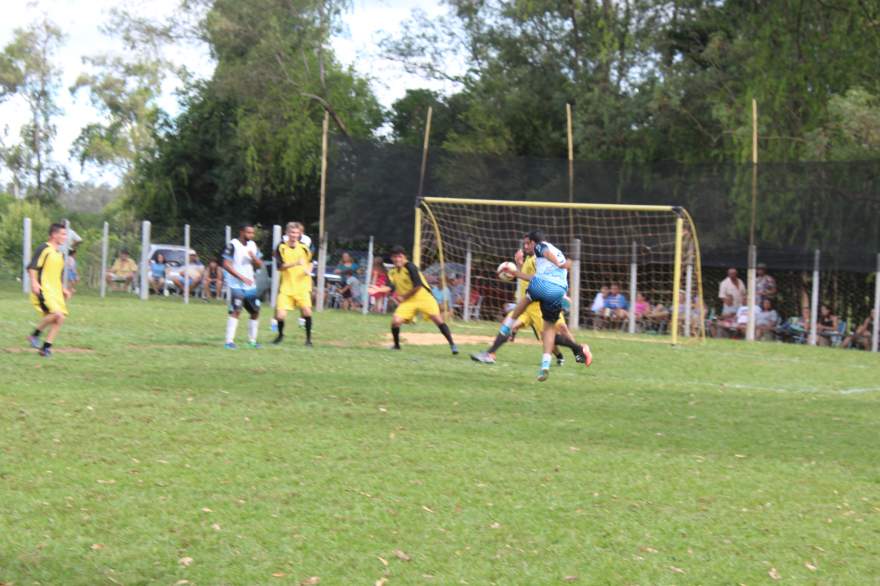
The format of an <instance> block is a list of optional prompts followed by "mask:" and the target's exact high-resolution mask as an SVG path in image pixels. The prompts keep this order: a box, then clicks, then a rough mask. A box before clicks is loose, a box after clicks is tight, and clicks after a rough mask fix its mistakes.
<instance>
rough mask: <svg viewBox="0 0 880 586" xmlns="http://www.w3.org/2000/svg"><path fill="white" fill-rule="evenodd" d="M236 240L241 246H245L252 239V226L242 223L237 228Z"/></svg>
mask: <svg viewBox="0 0 880 586" xmlns="http://www.w3.org/2000/svg"><path fill="white" fill-rule="evenodd" d="M238 239H239V241H240V242H241V243H242V244H247V243H248V242H250V241H251V240H253V239H254V225H253V224H248V223H247V222H244V223H242V224H239V226H238Z"/></svg>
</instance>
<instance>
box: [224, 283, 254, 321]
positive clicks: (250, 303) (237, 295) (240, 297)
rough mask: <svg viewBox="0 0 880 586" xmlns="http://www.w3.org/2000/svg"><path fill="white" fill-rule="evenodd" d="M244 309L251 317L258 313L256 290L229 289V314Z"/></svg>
mask: <svg viewBox="0 0 880 586" xmlns="http://www.w3.org/2000/svg"><path fill="white" fill-rule="evenodd" d="M242 309H244V310H245V311H247V312H248V313H249V314H251V315H256V314H258V313H260V299H259V298H258V297H257V290H256V289H230V290H229V313H233V312H235V311H241V310H242Z"/></svg>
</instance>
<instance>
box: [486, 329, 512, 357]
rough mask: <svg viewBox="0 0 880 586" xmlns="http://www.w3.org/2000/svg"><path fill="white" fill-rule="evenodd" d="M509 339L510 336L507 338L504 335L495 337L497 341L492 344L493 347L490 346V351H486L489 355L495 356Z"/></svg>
mask: <svg viewBox="0 0 880 586" xmlns="http://www.w3.org/2000/svg"><path fill="white" fill-rule="evenodd" d="M508 338H509V336H505V335H504V334H501V333H499V334H498V335H497V336H495V341H494V342H492V345H491V346H489V349H488V350H486V352H488V353H489V354H495V353H496V352H497V351H498V349H499V348H501V346H503V345H504V343H505V342H507V340H508Z"/></svg>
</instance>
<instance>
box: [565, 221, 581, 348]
mask: <svg viewBox="0 0 880 586" xmlns="http://www.w3.org/2000/svg"><path fill="white" fill-rule="evenodd" d="M571 244H572V252H573V253H574V254H573V258H572V264H571V307H570V308H569V312H568V327H570V328H571V329H573V330H574V329H577V328H578V324H579V323H580V317H581V239H580V238H575V239H574V240H573V241H572V243H571Z"/></svg>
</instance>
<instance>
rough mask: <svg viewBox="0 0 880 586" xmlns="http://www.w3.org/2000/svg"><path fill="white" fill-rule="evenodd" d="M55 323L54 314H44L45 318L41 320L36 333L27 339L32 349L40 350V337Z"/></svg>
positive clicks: (35, 329)
mask: <svg viewBox="0 0 880 586" xmlns="http://www.w3.org/2000/svg"><path fill="white" fill-rule="evenodd" d="M54 322H55V316H54V315H53V314H51V313H45V312H43V318H42V319H41V320H40V323H38V324H37V326H36V327H35V328H34V331H33V332H31V335H30V336H28V338H27V339H28V343H29V344H30V345H31V347H32V348H37V349H39V348H40V335H41V334H42V333H43V332H44V331H45V330H46V328H48V327H49V326H50V325H52V323H54Z"/></svg>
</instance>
